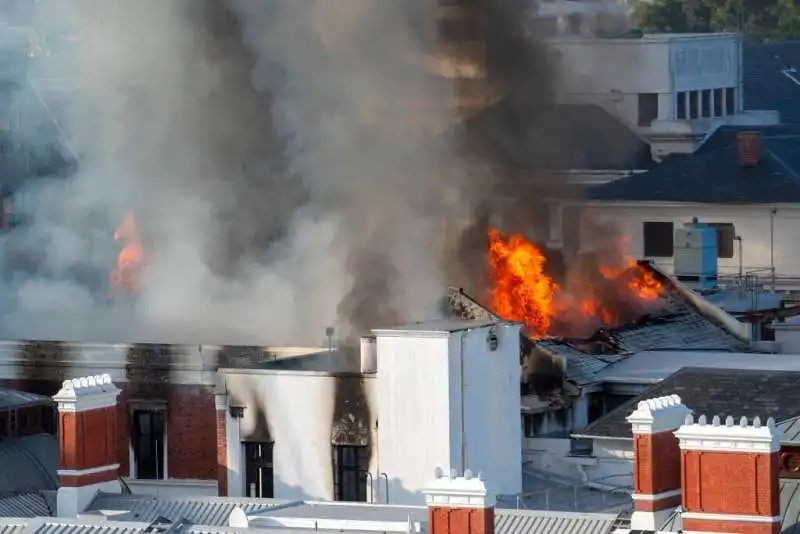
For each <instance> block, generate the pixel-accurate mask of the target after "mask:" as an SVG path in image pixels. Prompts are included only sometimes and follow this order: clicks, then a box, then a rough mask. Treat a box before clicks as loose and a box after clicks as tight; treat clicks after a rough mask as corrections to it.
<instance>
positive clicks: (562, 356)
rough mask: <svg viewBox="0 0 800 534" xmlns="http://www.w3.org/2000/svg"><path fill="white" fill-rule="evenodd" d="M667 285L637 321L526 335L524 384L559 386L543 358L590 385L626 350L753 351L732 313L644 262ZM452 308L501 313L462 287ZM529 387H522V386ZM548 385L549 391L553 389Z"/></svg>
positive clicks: (462, 313)
mask: <svg viewBox="0 0 800 534" xmlns="http://www.w3.org/2000/svg"><path fill="white" fill-rule="evenodd" d="M639 264H640V266H641V267H642V268H644V269H646V270H648V271H649V272H650V273H651V274H652V275H653V276H654V277H655V278H656V279H657V280H658V282H660V283H661V285H662V288H663V289H662V292H661V296H660V297H659V301H658V302H657V303H656V305H654V306H652V307H651V308H650V310H649V311H648V313H645V314H643V315H641V316H640V317H638V318H637V319H636V320H635V321H633V322H630V323H627V324H621V325H616V326H613V327H607V328H600V329H598V330H597V331H596V332H595V333H594V335H592V336H590V337H588V338H583V339H567V338H557V337H551V338H545V339H539V340H533V339H530V338H529V337H527V336H524V335H523V336H522V339H521V355H520V359H521V363H522V366H523V384H525V383H526V382H528V386H529V387H528V388H527V389H529V390H532V391H529V392H536V393H539V394H543V393H545V391H543V390H542V388H545V389H547V388H552V389H558V388H559V387H560V384H556V383H555V382H556V377H555V376H551V377H550V378H549V379H546V378H545V377H542V376H537V375H539V374H540V373H541V372H542V370H543V369H542V365H543V363H542V362H544V361H548V360H549V361H550V362H551V363H549V364H547V365H546V368H547V369H548V370H549V372H550V373H553V372H555V371H556V370H557V369H559V368H560V369H562V375H563V376H565V377H566V379H567V380H569V381H570V382H572V383H574V384H576V385H578V386H585V385H589V384H592V383H595V382H598V381H599V380H598V378H597V373H598V372H600V371H601V370H603V369H604V368H605V367H607V366H608V365H610V364H611V363H614V362H616V361H619V360H620V359H622V358H624V357H626V356H627V355H630V354H634V353H636V352H641V351H645V350H666V349H670V350H714V351H725V352H748V351H750V350H751V347H750V343H749V342H748V340H747V338H746V337H745V334H744V328H743V325H742V324H741V323H739V322H738V321H737V320H736V319H734V318H733V317H732V316H730V315H728V314H727V313H725V312H724V311H722V310H721V309H720V308H718V307H716V306H714V305H713V304H711V303H709V302H707V301H706V300H704V299H703V298H702V297H701V296H699V295H697V294H696V293H695V292H693V291H692V290H691V289H689V288H688V287H686V286H685V285H684V284H682V283H680V282H678V281H676V280H674V279H673V278H671V277H669V276H667V275H665V274H664V273H663V272H661V271H660V270H658V269H657V268H656V267H654V266H653V265H652V264H650V263H649V262H640V263H639ZM447 301H448V304H449V306H450V310H451V311H452V313H454V314H455V315H457V316H459V317H461V318H464V319H491V320H497V319H498V317H497V316H496V315H495V314H494V313H493V312H491V311H490V310H489V309H488V308H487V307H486V306H484V305H482V304H481V303H479V302H478V301H477V300H476V299H474V298H472V297H471V296H469V295H468V294H467V293H465V292H464V291H463V290H462V289H457V288H450V289H449V290H448V292H447ZM525 389H526V388H525V387H523V390H525ZM552 389H549V390H548V391H552Z"/></svg>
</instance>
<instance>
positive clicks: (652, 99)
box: [639, 93, 658, 126]
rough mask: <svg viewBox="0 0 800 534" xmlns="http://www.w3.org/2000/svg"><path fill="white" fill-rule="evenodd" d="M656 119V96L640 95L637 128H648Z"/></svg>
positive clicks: (652, 94)
mask: <svg viewBox="0 0 800 534" xmlns="http://www.w3.org/2000/svg"><path fill="white" fill-rule="evenodd" d="M657 118H658V95H657V94H656V93H642V94H640V95H639V126H650V125H651V124H652V123H653V121H654V120H656V119H657Z"/></svg>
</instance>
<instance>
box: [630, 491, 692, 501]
mask: <svg viewBox="0 0 800 534" xmlns="http://www.w3.org/2000/svg"><path fill="white" fill-rule="evenodd" d="M680 494H681V490H679V489H677V490H672V491H664V492H661V493H656V494H647V493H634V494H633V495H632V497H633V500H634V501H649V502H653V501H660V500H663V499H669V498H671V497H678V496H679V495H680Z"/></svg>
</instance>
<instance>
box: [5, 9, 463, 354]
mask: <svg viewBox="0 0 800 534" xmlns="http://www.w3.org/2000/svg"><path fill="white" fill-rule="evenodd" d="M414 4H415V3H406V2H374V1H369V0H348V1H346V2H327V1H313V2H312V1H309V2H300V3H298V2H285V1H279V0H252V1H248V0H231V1H230V2H224V1H218V0H185V1H183V0H182V1H170V2H163V1H161V0H142V1H137V2H129V1H127V0H117V1H102V2H90V1H80V2H47V3H45V2H40V3H39V4H38V10H37V13H36V18H37V25H38V26H39V27H40V28H46V31H44V35H45V37H46V38H47V39H49V42H48V43H46V44H50V45H52V44H53V43H54V42H55V36H56V35H58V33H59V32H62V33H63V32H64V31H65V30H66V28H65V26H66V25H68V24H69V25H71V26H72V27H71V28H70V29H71V30H72V31H74V32H75V33H79V34H81V35H82V41H81V42H80V43H78V44H77V45H74V49H73V50H72V51H70V52H66V51H64V52H63V53H62V54H59V55H53V56H51V57H49V58H42V59H38V60H36V61H34V62H32V66H31V67H29V71H30V74H31V77H32V78H33V79H34V85H35V86H36V88H37V89H38V93H39V94H40V95H41V96H42V99H41V102H40V103H39V102H38V100H39V99H38V98H35V100H34V101H33V102H28V105H29V106H31V109H32V110H33V111H31V115H32V116H36V117H37V118H38V119H39V121H40V122H41V123H43V124H47V123H49V118H51V116H52V118H55V119H56V120H55V122H54V123H53V124H54V126H53V127H50V128H47V131H48V134H47V135H50V136H52V137H53V138H58V141H59V144H60V145H61V146H63V147H65V151H66V152H71V153H73V154H74V157H75V158H76V159H77V160H78V161H79V169H78V171H77V172H76V173H75V174H74V175H73V176H72V177H70V178H67V179H64V178H55V177H48V178H42V179H38V180H30V181H27V182H25V184H24V185H23V186H22V187H20V189H19V190H18V191H17V195H16V198H17V199H24V201H23V200H18V201H17V202H16V204H15V209H16V211H17V215H18V216H19V218H20V221H21V223H20V226H19V227H18V228H17V229H15V230H14V231H13V232H10V233H9V234H7V235H6V236H5V237H4V238H3V239H4V241H3V248H4V256H5V260H6V262H7V265H6V269H5V270H6V273H7V276H6V278H5V287H4V288H3V294H4V296H5V298H6V300H7V302H6V306H4V313H3V318H2V323H1V324H0V327H2V333H3V335H5V336H9V337H59V338H73V339H74V338H77V339H91V340H117V339H119V340H134V339H135V340H137V341H148V340H152V341H160V340H165V341H191V342H240V343H247V342H272V343H288V342H293V343H298V342H300V343H304V342H317V341H319V340H321V339H322V338H323V336H324V332H325V327H326V326H329V325H335V326H337V330H338V332H339V333H340V334H341V335H348V334H350V333H352V332H355V331H360V330H363V329H364V328H368V327H372V326H378V325H380V324H386V323H392V322H400V321H406V320H412V319H418V318H424V317H426V316H430V315H431V314H432V313H433V312H434V310H435V305H436V301H437V300H438V297H439V295H440V293H441V289H442V287H443V286H444V285H445V284H446V283H447V280H446V274H445V273H444V271H443V261H442V251H443V250H444V249H443V246H444V242H445V240H446V236H445V234H446V233H447V229H446V228H445V224H444V221H446V220H447V219H448V217H450V218H452V219H453V220H456V221H466V220H468V218H469V217H468V216H469V213H470V211H471V210H472V207H473V204H474V203H473V202H472V201H471V199H470V198H464V195H463V194H461V193H459V189H460V188H459V181H458V180H459V178H457V177H458V176H459V175H460V173H459V172H458V162H457V161H456V160H455V159H454V158H453V150H452V148H453V147H452V145H451V143H449V142H442V141H441V140H439V141H437V142H429V139H430V137H429V135H428V132H430V131H431V130H433V129H435V128H436V125H441V124H446V123H447V121H448V120H449V119H452V115H451V114H452V111H451V109H452V106H451V105H450V104H451V100H452V99H453V96H454V95H453V89H452V87H451V86H450V84H449V83H446V82H443V81H442V80H435V79H434V78H432V77H431V76H429V75H427V74H426V71H425V62H424V61H423V58H424V54H423V52H425V51H426V50H427V47H429V46H430V45H431V43H430V42H429V41H428V40H427V36H426V34H425V32H422V31H421V30H420V26H419V25H418V24H417V23H418V22H419V21H420V20H424V18H425V13H424V12H423V11H422V9H423V6H422V5H421V4H416V5H414ZM53 52H54V53H58V52H59V50H53ZM54 71H57V72H56V73H55V74H54V73H53V72H54ZM66 78H68V80H67V79H66ZM417 100H419V101H420V102H423V103H424V102H425V101H426V100H427V101H430V102H438V104H437V105H435V106H434V105H430V102H428V106H427V109H424V110H423V111H421V112H419V113H418V114H417V115H418V118H419V119H425V121H424V122H425V124H422V122H423V121H422V120H418V119H417V118H413V119H409V112H408V105H409V103H410V102H411V103H413V102H414V101H417ZM51 126H52V125H51ZM40 130H41V129H38V130H36V131H35V132H27V131H26V132H25V133H26V135H27V137H28V138H27V139H26V141H27V142H28V143H33V142H37V143H41V142H42V139H41V137H42V136H43V135H44V134H42V133H40ZM449 177H454V178H452V179H450V178H449ZM128 212H132V213H134V214H135V216H136V219H137V221H138V224H139V230H140V233H141V234H142V236H143V241H144V250H145V254H146V268H145V269H144V270H143V273H144V274H143V276H144V278H143V280H142V292H141V294H140V295H139V296H138V298H137V299H134V300H132V301H124V300H120V299H119V298H116V296H115V298H113V299H111V300H109V299H108V298H107V296H108V295H107V293H108V289H107V286H108V279H107V273H108V272H109V271H110V269H111V268H112V266H113V263H114V259H115V255H116V252H117V251H118V250H119V246H120V244H119V243H115V242H114V241H113V232H114V227H115V225H116V223H117V222H118V221H119V220H120V218H121V217H122V216H123V215H124V214H125V213H128ZM458 224H459V223H456V227H458ZM23 260H24V263H23Z"/></svg>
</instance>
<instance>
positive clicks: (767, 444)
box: [675, 415, 780, 453]
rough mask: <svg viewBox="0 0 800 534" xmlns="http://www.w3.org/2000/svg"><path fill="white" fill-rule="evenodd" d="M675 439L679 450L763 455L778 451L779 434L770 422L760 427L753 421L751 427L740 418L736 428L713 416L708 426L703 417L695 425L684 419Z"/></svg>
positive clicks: (770, 420)
mask: <svg viewBox="0 0 800 534" xmlns="http://www.w3.org/2000/svg"><path fill="white" fill-rule="evenodd" d="M675 436H676V437H677V438H678V439H679V440H680V447H681V449H683V450H691V451H719V452H763V453H772V452H776V451H778V450H780V432H779V430H778V428H777V427H776V425H775V421H774V420H773V419H772V418H770V419H768V420H767V423H766V424H765V425H762V424H761V419H760V418H758V417H755V418H753V420H752V424H748V421H747V418H746V417H742V418H741V419H739V421H738V424H737V423H735V422H734V419H733V417H731V416H728V417H726V418H725V421H724V423H723V422H722V421H721V419H720V417H719V416H716V415H715V416H714V417H713V418H712V421H711V424H708V423H707V418H706V416H704V415H701V416H700V418H699V419H698V422H697V423H695V422H694V418H693V417H691V416H687V418H686V422H685V424H684V425H683V426H682V427H681V428H680V429H678V431H677V432H675Z"/></svg>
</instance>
